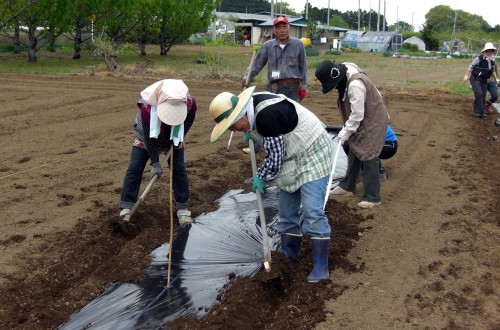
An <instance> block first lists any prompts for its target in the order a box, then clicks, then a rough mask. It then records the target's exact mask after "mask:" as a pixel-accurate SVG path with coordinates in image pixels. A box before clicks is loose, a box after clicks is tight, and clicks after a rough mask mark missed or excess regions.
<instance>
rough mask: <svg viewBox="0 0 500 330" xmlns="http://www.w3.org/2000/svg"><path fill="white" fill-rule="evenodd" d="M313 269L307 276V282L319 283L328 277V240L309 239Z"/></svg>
mask: <svg viewBox="0 0 500 330" xmlns="http://www.w3.org/2000/svg"><path fill="white" fill-rule="evenodd" d="M311 244H312V256H313V269H312V272H311V273H310V274H309V275H308V276H307V281H308V282H313V283H314V282H319V281H320V280H326V279H328V277H329V276H330V274H329V273H328V249H329V247H330V239H329V238H314V237H313V238H311Z"/></svg>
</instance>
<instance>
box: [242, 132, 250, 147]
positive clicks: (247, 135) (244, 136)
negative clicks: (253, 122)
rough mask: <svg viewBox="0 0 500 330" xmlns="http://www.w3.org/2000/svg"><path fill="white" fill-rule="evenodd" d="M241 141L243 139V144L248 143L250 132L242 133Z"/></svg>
mask: <svg viewBox="0 0 500 330" xmlns="http://www.w3.org/2000/svg"><path fill="white" fill-rule="evenodd" d="M243 141H245V144H248V143H249V141H250V134H248V133H247V132H245V133H243Z"/></svg>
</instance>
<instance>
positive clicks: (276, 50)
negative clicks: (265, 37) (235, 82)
mask: <svg viewBox="0 0 500 330" xmlns="http://www.w3.org/2000/svg"><path fill="white" fill-rule="evenodd" d="M273 26H274V28H273V32H274V35H275V38H274V39H271V40H269V41H267V42H266V43H264V45H262V47H261V48H260V49H259V51H258V52H257V55H256V57H255V61H254V64H253V66H252V68H251V69H250V70H251V71H250V77H249V79H248V81H246V80H245V78H243V80H242V82H241V83H242V85H243V87H247V86H248V83H249V82H250V81H252V79H253V78H254V77H255V76H257V75H258V74H259V73H260V71H261V70H262V68H264V66H265V65H266V64H267V80H268V82H269V83H268V85H267V91H269V92H271V93H274V94H284V95H286V96H287V97H288V98H290V99H292V100H294V101H297V102H299V101H302V99H303V98H304V97H306V90H307V63H306V51H305V48H304V45H303V44H302V42H301V41H300V39H297V38H293V37H290V36H289V35H290V25H289V23H288V19H287V18H286V17H282V16H280V17H278V18H276V19H275V20H274V22H273Z"/></svg>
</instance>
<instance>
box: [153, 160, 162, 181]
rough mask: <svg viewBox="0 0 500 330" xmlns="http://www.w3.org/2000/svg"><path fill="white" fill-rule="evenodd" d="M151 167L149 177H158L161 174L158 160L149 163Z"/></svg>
mask: <svg viewBox="0 0 500 330" xmlns="http://www.w3.org/2000/svg"><path fill="white" fill-rule="evenodd" d="M151 166H152V167H153V168H152V169H151V178H152V177H154V176H155V175H158V179H159V178H160V176H161V165H160V162H156V163H153V165H151Z"/></svg>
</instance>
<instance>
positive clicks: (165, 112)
mask: <svg viewBox="0 0 500 330" xmlns="http://www.w3.org/2000/svg"><path fill="white" fill-rule="evenodd" d="M156 113H157V114H158V118H160V120H161V121H162V122H163V123H165V124H167V125H171V126H175V125H180V124H182V123H183V122H184V120H186V116H187V104H186V102H178V103H172V102H168V101H165V102H162V103H160V104H158V105H157V106H156Z"/></svg>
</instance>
